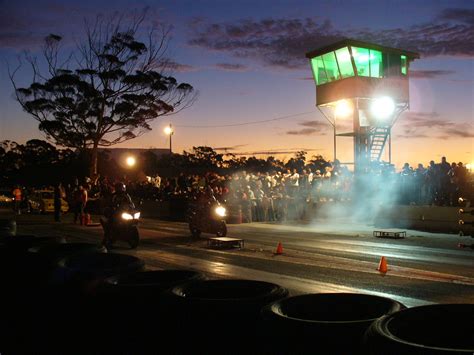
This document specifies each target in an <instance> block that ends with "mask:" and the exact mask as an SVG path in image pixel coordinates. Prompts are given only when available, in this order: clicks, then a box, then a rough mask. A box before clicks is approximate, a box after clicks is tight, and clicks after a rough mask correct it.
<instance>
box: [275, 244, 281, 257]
mask: <svg viewBox="0 0 474 355" xmlns="http://www.w3.org/2000/svg"><path fill="white" fill-rule="evenodd" d="M275 254H276V255H280V254H283V246H282V245H281V242H278V246H277V250H276V252H275Z"/></svg>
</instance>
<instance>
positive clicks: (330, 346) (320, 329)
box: [262, 293, 405, 355]
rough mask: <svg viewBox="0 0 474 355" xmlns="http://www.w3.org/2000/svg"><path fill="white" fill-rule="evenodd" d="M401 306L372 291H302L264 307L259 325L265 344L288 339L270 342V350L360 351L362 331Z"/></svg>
mask: <svg viewBox="0 0 474 355" xmlns="http://www.w3.org/2000/svg"><path fill="white" fill-rule="evenodd" d="M404 308H405V306H404V305H402V304H401V303H399V302H397V301H394V300H392V299H389V298H384V297H379V296H373V295H366V294H354V293H321V294H306V295H300V296H294V297H289V298H285V299H282V300H279V301H276V302H274V303H272V304H269V305H267V306H266V307H264V308H263V309H262V316H263V319H264V321H263V327H262V329H264V338H266V339H267V341H266V342H267V343H268V344H274V342H272V341H271V339H282V338H286V339H288V341H286V342H279V343H278V346H277V347H275V346H272V345H270V347H271V348H270V349H269V353H271V354H291V353H316V354H318V353H321V354H363V353H362V351H361V348H362V341H363V337H364V333H365V332H366V330H367V329H368V328H369V326H370V325H371V324H372V322H373V321H375V320H376V319H379V318H380V317H382V316H384V315H386V314H391V313H394V312H397V311H399V310H401V309H404ZM380 354H383V353H379V355H380ZM364 355H365V354H364Z"/></svg>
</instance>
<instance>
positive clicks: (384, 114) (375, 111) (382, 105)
mask: <svg viewBox="0 0 474 355" xmlns="http://www.w3.org/2000/svg"><path fill="white" fill-rule="evenodd" d="M370 111H371V112H372V115H374V117H375V118H376V119H379V120H385V119H387V118H389V117H390V116H391V115H392V114H393V112H394V111H395V102H393V100H392V99H391V98H390V97H387V96H385V97H380V98H378V99H375V100H374V101H373V102H372V105H371V107H370Z"/></svg>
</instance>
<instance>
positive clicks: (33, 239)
mask: <svg viewBox="0 0 474 355" xmlns="http://www.w3.org/2000/svg"><path fill="white" fill-rule="evenodd" d="M66 242H67V241H66V239H65V238H64V237H37V236H35V235H16V236H13V237H8V238H2V239H1V240H0V245H1V246H2V247H3V248H6V249H8V250H9V252H10V253H26V252H27V251H28V249H30V248H33V247H37V246H44V245H54V244H64V243H66Z"/></svg>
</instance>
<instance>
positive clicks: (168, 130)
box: [164, 123, 174, 154]
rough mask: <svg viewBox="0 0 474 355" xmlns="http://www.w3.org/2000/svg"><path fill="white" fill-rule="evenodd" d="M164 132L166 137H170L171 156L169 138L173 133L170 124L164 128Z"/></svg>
mask: <svg viewBox="0 0 474 355" xmlns="http://www.w3.org/2000/svg"><path fill="white" fill-rule="evenodd" d="M164 132H165V134H166V135H168V136H170V154H171V153H172V150H171V136H172V135H173V133H174V130H173V126H171V123H170V125H169V126H166V127H165V129H164Z"/></svg>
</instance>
